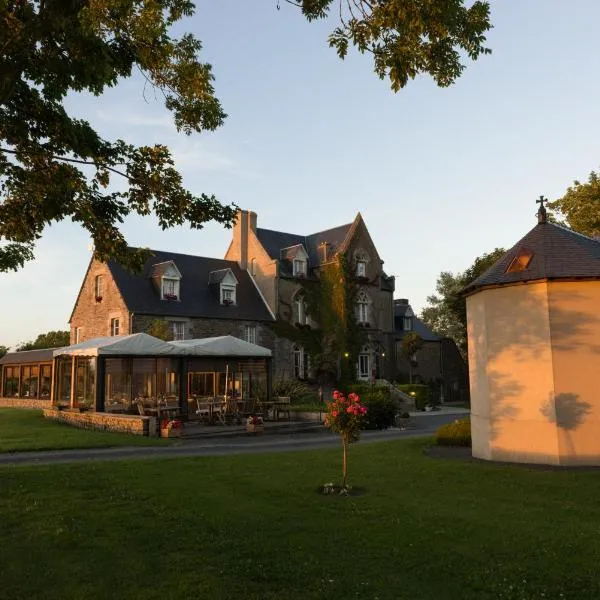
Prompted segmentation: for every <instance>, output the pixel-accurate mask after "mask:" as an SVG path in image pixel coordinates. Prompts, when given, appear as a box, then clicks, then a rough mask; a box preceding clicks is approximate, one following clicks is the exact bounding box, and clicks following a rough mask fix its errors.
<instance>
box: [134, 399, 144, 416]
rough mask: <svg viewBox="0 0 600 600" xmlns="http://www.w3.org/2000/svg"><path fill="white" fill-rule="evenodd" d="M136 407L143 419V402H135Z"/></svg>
mask: <svg viewBox="0 0 600 600" xmlns="http://www.w3.org/2000/svg"><path fill="white" fill-rule="evenodd" d="M136 405H137V409H138V412H139V413H140V416H142V417H145V416H146V407H145V406H144V404H143V402H139V401H138V402H136Z"/></svg>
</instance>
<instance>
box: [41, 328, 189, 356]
mask: <svg viewBox="0 0 600 600" xmlns="http://www.w3.org/2000/svg"><path fill="white" fill-rule="evenodd" d="M179 354H182V352H181V351H180V350H178V349H177V348H176V347H175V346H173V345H172V344H169V343H167V342H163V341H162V340H159V339H158V338H155V337H152V336H151V335H148V334H147V333H133V334H131V335H115V336H111V337H100V338H94V339H91V340H87V341H85V342H81V343H79V344H74V345H73V346H66V347H65V348H58V349H57V350H55V351H54V353H53V355H54V356H61V355H67V356H98V355H103V356H105V355H113V356H114V355H121V356H127V355H128V356H163V355H171V356H177V355H179Z"/></svg>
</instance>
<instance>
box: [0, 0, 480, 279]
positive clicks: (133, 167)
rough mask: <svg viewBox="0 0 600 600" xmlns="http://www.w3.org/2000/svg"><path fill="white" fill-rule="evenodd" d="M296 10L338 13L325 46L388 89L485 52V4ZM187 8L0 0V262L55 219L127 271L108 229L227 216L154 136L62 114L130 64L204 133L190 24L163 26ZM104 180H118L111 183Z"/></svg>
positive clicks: (128, 257)
mask: <svg viewBox="0 0 600 600" xmlns="http://www.w3.org/2000/svg"><path fill="white" fill-rule="evenodd" d="M287 2H288V4H294V5H296V6H297V7H298V8H300V10H301V12H302V14H303V15H304V16H305V17H306V18H307V19H308V20H315V19H321V18H325V17H326V16H327V15H328V13H329V12H330V11H331V12H332V13H334V14H335V13H336V12H339V23H340V25H339V26H338V27H336V28H335V29H334V31H333V32H332V34H331V36H330V39H329V43H330V45H331V46H332V47H334V48H335V49H336V51H337V53H338V55H339V56H340V57H341V58H344V57H345V56H346V54H347V52H348V47H349V45H351V44H352V45H354V46H355V47H356V48H357V49H358V51H360V52H363V53H364V52H368V53H371V54H372V56H373V61H374V69H375V72H376V73H377V74H378V75H379V76H380V77H381V78H385V77H388V78H389V80H390V83H391V87H392V89H393V90H395V91H397V90H399V89H400V88H402V87H403V86H404V85H406V83H407V82H408V81H409V80H410V79H411V78H414V77H415V76H417V75H419V74H420V73H429V74H430V75H431V76H432V77H433V78H434V80H435V81H436V83H437V84H438V85H440V86H447V85H450V84H451V83H452V82H453V81H454V80H455V79H456V78H457V77H458V76H459V75H460V73H461V72H462V70H463V68H464V65H463V64H462V62H461V53H462V54H464V55H466V56H468V57H469V58H470V59H472V60H475V59H477V58H478V57H479V55H480V54H483V53H487V52H489V50H488V49H487V48H485V47H484V43H485V33H486V32H487V30H488V29H489V28H490V27H491V25H490V23H489V6H488V4H487V2H481V1H476V2H474V3H473V4H472V5H471V7H470V8H465V6H464V3H465V0H378V1H375V2H374V1H373V0H369V1H367V0H352V1H351V2H347V0H299V1H298V2H293V1H292V0H287ZM193 12H194V4H193V3H192V2H190V1H189V0H4V2H2V3H0V272H1V271H6V270H9V269H15V270H16V269H18V268H19V267H21V266H22V265H23V264H24V262H25V261H27V260H30V259H32V258H33V249H34V244H35V241H36V240H37V239H39V238H40V237H41V235H42V232H43V229H44V227H45V226H46V225H48V224H51V223H53V222H56V221H60V220H62V219H64V218H70V219H72V220H73V221H75V222H78V223H80V224H81V225H82V226H83V227H84V228H85V229H87V230H88V231H89V233H90V234H91V236H92V238H93V241H94V247H95V256H96V257H97V258H98V259H100V260H107V259H109V258H115V259H117V260H118V261H119V262H121V263H122V264H123V265H125V266H127V267H131V268H134V269H139V268H140V267H141V265H142V264H143V262H144V260H145V259H146V253H145V252H144V251H141V250H140V251H137V252H134V253H131V252H128V251H127V242H126V240H125V238H124V236H123V235H122V234H121V232H120V231H119V225H120V224H121V223H122V222H123V220H124V218H125V217H126V216H127V215H130V214H132V213H137V214H140V215H148V214H150V213H154V214H156V216H157V217H158V222H159V224H160V226H161V227H163V228H167V227H172V226H174V225H181V224H183V223H187V224H189V226H190V227H192V228H201V227H202V226H203V224H204V223H205V222H207V221H210V220H215V221H217V222H219V223H222V224H224V225H225V226H231V224H232V221H233V219H234V217H235V206H223V205H222V204H220V203H219V202H218V200H217V199H216V198H215V196H213V195H208V194H204V193H200V194H192V193H191V192H189V191H188V190H185V189H184V188H183V185H182V178H181V175H180V173H179V172H178V171H177V170H176V168H175V165H174V164H173V160H172V157H171V154H170V152H169V150H168V149H167V148H166V147H165V146H163V145H155V146H141V147H136V146H134V145H132V144H129V143H127V142H125V141H123V140H105V139H103V138H101V137H100V136H99V135H98V133H97V132H96V131H95V130H94V128H93V127H92V126H91V125H90V123H88V122H86V121H84V120H81V119H76V118H74V117H72V116H70V115H69V114H68V113H67V111H66V109H65V106H64V99H65V97H66V95H67V94H68V93H69V92H72V91H76V92H82V91H87V92H91V93H92V94H94V95H97V96H98V95H100V94H102V92H103V91H104V90H105V89H106V87H107V86H108V87H110V86H114V85H116V84H117V83H118V81H119V80H120V79H122V78H127V77H130V76H131V75H132V73H134V72H135V71H137V72H140V73H141V74H142V75H143V76H144V77H145V79H146V80H147V82H149V83H150V84H151V85H152V86H154V87H155V88H157V89H158V90H159V92H160V93H162V96H163V98H164V102H165V106H166V108H167V109H168V110H169V111H171V112H172V113H173V118H174V122H175V125H176V127H177V129H178V130H179V131H181V132H183V133H185V134H188V135H189V134H192V133H194V132H198V133H199V132H202V131H204V130H214V129H216V128H217V127H219V126H220V125H221V124H222V123H223V121H224V118H225V116H226V115H225V113H224V111H223V109H222V107H221V105H220V103H219V101H218V99H217V98H216V96H215V91H214V88H213V75H212V70H211V66H210V65H209V64H206V63H202V62H200V60H199V54H200V51H201V48H202V46H201V43H200V42H199V41H198V40H197V39H196V38H195V37H194V36H193V35H191V34H184V35H182V36H181V37H180V38H174V37H172V36H171V35H170V29H171V27H172V25H174V24H175V23H177V22H178V21H179V20H181V19H182V18H183V17H189V16H191V15H192V14H193ZM115 176H119V177H125V178H126V180H127V184H128V185H127V188H126V189H125V190H123V191H114V190H115V186H113V185H111V183H112V181H113V178H114V177H115Z"/></svg>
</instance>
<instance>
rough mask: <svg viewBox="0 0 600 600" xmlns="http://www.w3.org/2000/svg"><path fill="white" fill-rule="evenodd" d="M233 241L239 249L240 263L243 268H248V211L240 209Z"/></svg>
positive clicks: (234, 228) (234, 227) (236, 218)
mask: <svg viewBox="0 0 600 600" xmlns="http://www.w3.org/2000/svg"><path fill="white" fill-rule="evenodd" d="M233 243H234V246H235V247H236V248H237V249H238V251H237V253H236V254H237V255H238V257H239V258H238V263H239V265H240V267H241V268H242V269H247V268H248V211H247V210H238V211H237V215H236V217H235V225H234V226H233Z"/></svg>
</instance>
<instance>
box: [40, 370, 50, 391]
mask: <svg viewBox="0 0 600 600" xmlns="http://www.w3.org/2000/svg"><path fill="white" fill-rule="evenodd" d="M51 385H52V365H42V367H41V377H40V398H50V386H51Z"/></svg>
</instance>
